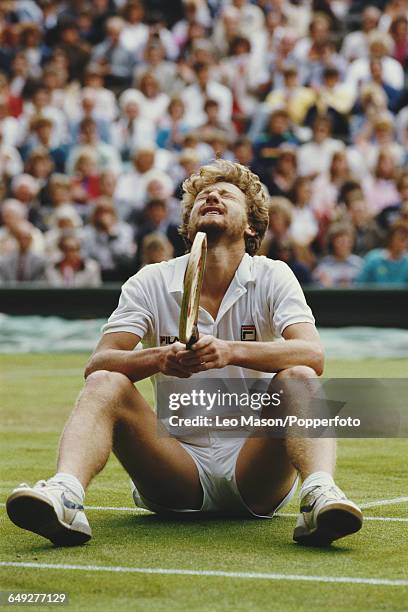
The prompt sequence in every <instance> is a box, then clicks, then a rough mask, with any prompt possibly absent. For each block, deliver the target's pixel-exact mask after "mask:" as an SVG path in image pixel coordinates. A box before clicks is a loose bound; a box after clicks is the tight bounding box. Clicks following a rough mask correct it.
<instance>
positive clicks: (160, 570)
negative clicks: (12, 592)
mask: <svg viewBox="0 0 408 612" xmlns="http://www.w3.org/2000/svg"><path fill="white" fill-rule="evenodd" d="M0 567H16V568H20V567H24V568H30V569H48V570H65V571H83V572H112V573H123V574H159V575H170V576H206V577H221V578H244V579H245V578H246V579H254V580H290V581H296V582H335V583H339V582H340V583H346V584H369V585H379V586H394V587H395V586H398V587H399V586H408V580H390V579H388V578H355V577H354V576H307V575H302V574H299V575H298V574H269V573H257V572H225V571H222V570H189V569H178V568H164V567H123V566H117V565H67V564H58V563H25V562H16V561H0Z"/></svg>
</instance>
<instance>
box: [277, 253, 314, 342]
mask: <svg viewBox="0 0 408 612" xmlns="http://www.w3.org/2000/svg"><path fill="white" fill-rule="evenodd" d="M273 265H274V270H273V281H272V283H271V285H270V287H271V288H270V293H269V305H270V316H271V325H272V327H273V330H274V333H275V334H276V335H277V336H281V335H282V333H283V331H284V330H285V328H286V327H288V326H289V325H293V324H294V323H312V324H314V322H315V320H314V317H313V314H312V311H311V309H310V307H309V306H308V305H307V302H306V298H305V296H304V293H303V291H302V287H301V286H300V284H299V282H298V280H297V278H296V276H295V275H294V274H293V272H292V270H291V269H290V268H289V266H288V265H286V264H285V263H284V262H282V261H274V262H273Z"/></svg>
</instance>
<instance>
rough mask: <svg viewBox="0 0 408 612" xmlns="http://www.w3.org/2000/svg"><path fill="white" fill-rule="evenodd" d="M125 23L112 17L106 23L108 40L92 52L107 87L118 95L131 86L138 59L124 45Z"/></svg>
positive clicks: (93, 59)
mask: <svg viewBox="0 0 408 612" xmlns="http://www.w3.org/2000/svg"><path fill="white" fill-rule="evenodd" d="M125 25H126V24H125V22H124V20H123V19H121V18H120V17H110V18H109V19H108V20H107V22H106V38H105V39H104V40H103V42H101V43H100V44H99V45H97V46H96V47H95V48H94V49H93V51H92V61H93V62H94V63H95V64H97V65H98V67H99V70H100V73H101V74H103V76H104V77H105V85H106V87H108V88H109V89H112V90H113V91H114V92H115V93H116V94H118V93H120V92H121V91H123V90H124V89H126V88H127V87H130V86H131V82H132V73H133V68H134V64H135V61H136V58H134V56H132V54H131V53H130V51H129V50H128V49H127V48H126V47H125V46H124V45H123V43H122V33H123V31H124V29H125Z"/></svg>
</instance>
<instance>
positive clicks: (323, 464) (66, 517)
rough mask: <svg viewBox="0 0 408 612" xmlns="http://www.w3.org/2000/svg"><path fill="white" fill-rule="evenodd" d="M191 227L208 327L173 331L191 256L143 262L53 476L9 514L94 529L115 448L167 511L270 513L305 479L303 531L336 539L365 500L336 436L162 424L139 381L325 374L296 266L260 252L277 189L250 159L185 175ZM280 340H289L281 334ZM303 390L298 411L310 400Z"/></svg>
mask: <svg viewBox="0 0 408 612" xmlns="http://www.w3.org/2000/svg"><path fill="white" fill-rule="evenodd" d="M183 189H184V196H183V222H182V227H181V230H180V231H181V233H182V235H183V236H184V238H185V239H186V240H187V241H188V242H189V243H190V244H191V242H192V241H193V239H194V236H195V234H196V232H197V231H203V232H206V234H207V240H208V253H207V264H206V269H205V275H204V280H203V287H202V293H201V301H200V306H201V308H200V313H199V321H198V328H199V331H200V338H199V340H198V341H197V342H196V344H195V345H193V347H192V349H191V350H187V349H186V347H185V345H183V344H181V343H180V342H178V341H177V333H178V324H179V315H180V305H181V300H182V294H183V278H184V272H185V269H186V265H187V261H188V255H185V256H182V257H178V258H176V259H172V260H170V261H166V262H162V263H159V264H152V265H148V266H146V267H144V268H143V269H141V270H140V271H139V272H138V273H137V274H136V275H135V276H133V277H131V278H130V279H129V280H128V281H127V282H126V283H125V284H124V285H123V288H122V293H121V297H120V301H119V305H118V307H117V309H116V310H115V311H114V313H113V314H112V315H111V317H110V318H109V320H108V323H107V324H106V325H105V327H104V329H103V335H102V338H101V340H100V342H99V344H98V346H97V348H96V350H95V352H94V354H93V355H92V357H91V359H90V360H89V362H88V365H87V367H86V370H85V378H86V382H85V386H84V389H83V391H82V392H81V394H80V396H79V398H78V401H77V403H76V406H75V408H74V410H73V412H72V414H71V416H70V418H69V420H68V422H67V424H66V426H65V429H64V431H63V434H62V438H61V442H60V448H59V456H58V465H57V473H56V474H55V475H54V476H53V477H52V478H50V479H48V480H43V481H39V482H37V483H36V484H35V485H34V486H33V487H30V486H28V485H26V484H22V485H20V486H19V487H17V488H16V489H15V490H14V491H13V492H12V493H11V495H10V496H9V498H8V501H7V511H8V514H9V517H10V518H11V520H12V521H13V522H14V523H15V524H16V525H18V526H19V527H22V528H23V529H28V530H30V531H33V532H35V533H37V534H39V535H41V536H44V537H46V538H48V539H49V540H51V541H52V542H54V543H55V544H57V545H74V544H81V543H83V542H85V541H87V540H89V538H90V537H91V528H90V526H89V523H88V520H87V518H86V516H85V513H84V506H83V504H84V496H85V490H86V488H87V487H88V485H89V483H90V482H91V480H92V479H93V478H94V477H95V476H96V475H97V474H98V473H99V472H100V471H101V470H102V469H103V468H104V466H105V464H106V462H107V460H108V458H109V455H110V453H111V451H113V452H114V454H115V455H116V457H117V458H118V459H119V461H120V463H121V464H122V466H123V467H124V469H125V470H126V471H127V473H128V474H129V476H130V478H131V481H132V483H133V498H134V501H135V503H136V505H137V506H141V507H144V508H148V509H150V510H152V511H154V512H157V513H166V514H168V513H182V512H188V513H215V512H216V513H219V514H222V515H224V516H236V515H242V516H252V517H262V518H269V517H272V516H273V515H274V513H275V512H276V511H277V510H279V509H280V508H282V506H283V505H284V504H286V503H287V502H288V501H289V500H290V498H291V497H292V496H293V495H294V493H295V490H296V487H297V483H298V478H299V477H300V479H301V482H302V484H301V488H300V513H299V518H298V521H297V524H296V527H295V531H294V540H295V541H297V542H299V543H302V544H306V545H329V544H330V543H331V542H332V541H334V540H337V539H338V538H341V537H343V536H346V535H348V534H351V533H354V532H356V531H358V530H359V529H360V528H361V525H362V514H361V511H360V509H359V508H358V507H357V506H356V505H355V504H354V503H353V502H352V501H350V500H348V499H347V498H346V496H345V495H344V493H343V492H342V491H341V490H340V489H339V488H338V487H337V486H336V484H335V482H334V480H333V472H334V468H335V442H334V440H333V439H329V438H317V439H312V438H306V437H294V436H288V437H286V438H274V437H270V436H263V437H256V436H252V435H250V436H248V437H242V436H241V437H234V436H232V437H231V436H230V437H222V436H221V435H219V433H218V432H217V431H211V430H210V431H208V432H207V433H206V434H203V433H200V436H199V437H198V438H197V439H195V438H194V436H193V437H192V438H188V439H187V438H186V439H183V438H182V437H179V438H177V437H174V436H170V435H168V434H166V431H165V428H164V427H163V432H161V433H159V432H158V423H157V419H156V416H155V414H154V412H153V411H152V410H151V408H150V407H149V405H148V404H147V402H146V400H145V399H144V397H143V396H142V395H141V393H140V392H139V391H138V390H137V389H136V388H135V386H134V382H136V381H139V380H143V379H145V378H148V377H152V380H153V383H154V384H155V385H157V384H158V383H160V381H163V380H170V379H169V377H173V378H172V379H171V380H174V381H175V384H179V386H180V388H181V389H182V388H183V384H184V385H185V381H184V382H183V379H187V378H190V377H197V379H198V378H199V377H212V378H214V377H215V378H217V377H219V378H222V379H223V380H225V379H228V378H251V377H254V376H256V375H264V374H265V373H267V374H268V375H269V376H270V375H271V373H275V378H276V379H277V380H281V381H282V384H283V383H284V382H287V381H292V380H293V381H299V382H300V383H302V384H303V385H304V388H305V389H308V388H310V389H313V387H314V385H315V384H316V380H317V377H318V376H320V375H321V374H322V372H323V360H324V358H323V351H322V347H321V344H320V340H319V336H318V333H317V331H316V328H315V325H314V318H313V315H312V313H311V310H310V308H309V307H308V305H307V304H306V301H305V298H304V295H303V292H302V290H301V288H300V286H299V284H298V282H297V280H296V278H295V277H294V275H293V273H292V272H291V270H290V269H289V267H288V266H287V265H286V264H284V263H283V262H281V261H274V260H270V259H267V258H265V257H258V256H256V252H257V250H258V248H259V245H260V243H261V240H262V238H263V236H264V233H265V231H266V228H267V222H268V221H267V220H268V207H267V195H266V193H265V191H264V188H263V186H262V185H261V183H260V181H259V179H258V177H257V176H256V175H254V174H253V173H251V172H250V171H249V170H248V169H247V168H246V167H244V166H241V165H240V164H237V163H233V162H229V161H225V160H217V161H216V162H214V163H212V164H210V165H207V166H204V167H202V168H201V170H200V172H199V174H193V175H192V176H191V177H190V178H188V179H187V180H186V181H185V183H184V185H183ZM277 338H280V339H284V341H279V342H275V341H274V340H276V339H277ZM140 342H142V343H143V347H144V348H143V350H135V347H137V345H138V344H139V343H140ZM303 400H304V398H302V397H299V398H294V401H292V405H291V410H292V411H295V412H296V410H301V408H302V402H303Z"/></svg>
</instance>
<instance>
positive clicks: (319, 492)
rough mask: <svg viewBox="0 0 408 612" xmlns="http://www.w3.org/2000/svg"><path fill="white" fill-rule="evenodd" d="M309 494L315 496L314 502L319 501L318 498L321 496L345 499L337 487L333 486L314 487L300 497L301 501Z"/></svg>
mask: <svg viewBox="0 0 408 612" xmlns="http://www.w3.org/2000/svg"><path fill="white" fill-rule="evenodd" d="M310 494H315V497H316V500H318V499H320V497H322V496H323V495H327V497H334V498H335V499H345V495H344V493H343V491H342V490H341V489H339V487H338V486H336V485H333V484H326V485H315V486H314V487H312V488H311V489H310V491H309V490H308V491H307V493H305V494H304V495H303V496H302V500H304V499H305V498H306V497H307V496H309V495H310Z"/></svg>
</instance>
